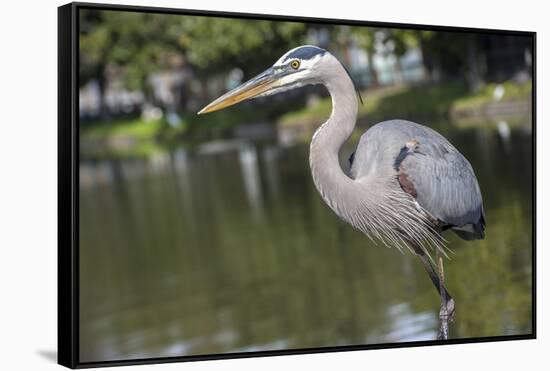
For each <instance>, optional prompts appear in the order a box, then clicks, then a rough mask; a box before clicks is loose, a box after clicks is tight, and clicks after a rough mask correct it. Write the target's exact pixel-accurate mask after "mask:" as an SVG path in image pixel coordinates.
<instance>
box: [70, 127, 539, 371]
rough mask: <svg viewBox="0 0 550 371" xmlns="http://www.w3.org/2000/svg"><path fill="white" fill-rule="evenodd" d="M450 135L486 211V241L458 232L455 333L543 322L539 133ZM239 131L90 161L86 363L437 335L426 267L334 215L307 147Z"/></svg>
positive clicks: (451, 268) (84, 256) (85, 228)
mask: <svg viewBox="0 0 550 371" xmlns="http://www.w3.org/2000/svg"><path fill="white" fill-rule="evenodd" d="M445 135H446V136H447V137H448V138H449V139H450V140H451V141H452V142H453V143H454V144H455V145H456V146H457V147H458V148H459V149H460V150H461V151H462V152H463V153H464V154H465V155H466V157H467V158H468V159H469V160H470V162H471V163H472V166H473V167H474V169H475V171H476V174H477V176H478V179H479V183H480V186H481V188H482V191H483V196H484V202H485V209H486V214H487V223H488V228H487V238H486V239H485V240H483V241H475V242H464V241H461V240H459V239H457V238H455V237H454V236H452V235H449V236H447V237H448V239H449V240H450V246H451V247H452V248H453V250H454V251H455V255H454V256H453V257H452V261H450V262H448V263H447V265H446V280H447V283H448V287H449V290H450V292H451V293H452V294H453V296H454V297H455V299H456V301H457V312H456V321H455V323H454V324H453V326H452V328H451V331H452V333H451V335H452V337H455V338H467V337H479V336H498V335H505V334H525V333H530V332H531V305H532V298H531V251H532V235H531V228H532V219H531V214H532V201H531V186H532V183H531V176H532V163H531V150H532V148H531V139H532V138H531V133H529V132H526V131H522V130H516V131H512V134H511V136H510V137H509V138H508V139H504V138H502V137H500V136H499V135H498V134H497V133H496V132H484V131H456V132H454V131H452V130H450V131H449V132H446V133H445ZM226 144H227V143H226ZM226 144H223V143H222V144H221V145H218V146H216V145H211V146H210V147H204V148H202V149H199V150H198V151H185V150H183V149H180V150H176V151H173V152H171V153H166V154H163V155H157V156H154V157H152V158H150V159H148V160H123V161H115V160H113V161H104V162H86V161H85V162H82V163H81V166H80V167H81V185H80V210H81V211H80V238H81V240H80V258H81V263H80V295H81V296H80V311H81V312H80V347H81V349H80V356H81V361H82V362H86V361H98V360H115V359H128V358H141V357H160V356H180V355H194V354H207V353H220V352H235V351H253V350H266V349H269V350H273V349H288V348H304V347H323V346H334V345H347V344H372V343H381V342H383V343H386V342H395V341H412V340H432V339H434V337H435V334H436V331H437V327H438V321H437V312H438V303H439V301H438V297H437V295H436V292H435V290H434V289H433V287H432V286H431V282H430V281H429V279H428V278H427V276H426V274H425V272H424V271H423V269H422V267H421V265H420V264H419V263H418V262H417V260H416V258H415V257H413V256H411V255H410V254H404V255H403V254H400V253H399V252H398V251H397V250H396V249H387V248H385V247H383V246H374V245H373V244H372V243H371V242H370V241H369V240H368V239H367V238H365V237H364V236H362V235H361V234H360V233H359V232H357V231H355V230H354V229H352V228H351V227H349V226H348V225H346V224H344V223H343V222H341V221H339V220H338V219H337V218H336V217H335V216H334V215H333V213H332V212H331V211H330V210H329V209H328V207H327V206H325V205H324V203H323V202H322V200H321V198H320V197H319V195H318V194H317V192H316V191H315V189H314V187H313V184H312V181H311V178H310V174H309V168H308V146H307V145H297V146H294V147H290V148H281V147H278V146H276V145H275V144H274V143H269V142H267V143H248V142H234V143H232V144H231V145H229V146H227V145H226ZM226 147H228V148H226ZM350 151H351V146H350V147H348V148H345V149H344V150H343V151H342V158H343V159H345V158H347V156H348V155H349V153H350Z"/></svg>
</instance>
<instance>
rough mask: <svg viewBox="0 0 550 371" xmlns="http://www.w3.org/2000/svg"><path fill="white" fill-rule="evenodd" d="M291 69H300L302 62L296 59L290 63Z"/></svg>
mask: <svg viewBox="0 0 550 371" xmlns="http://www.w3.org/2000/svg"><path fill="white" fill-rule="evenodd" d="M290 67H292V68H294V69H295V70H297V69H298V67H300V61H299V60H297V59H295V60H293V61H292V62H290Z"/></svg>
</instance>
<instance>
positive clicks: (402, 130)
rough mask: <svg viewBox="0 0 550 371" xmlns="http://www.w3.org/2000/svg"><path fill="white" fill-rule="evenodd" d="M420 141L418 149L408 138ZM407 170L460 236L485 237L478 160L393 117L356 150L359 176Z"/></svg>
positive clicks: (423, 200) (434, 212) (427, 203)
mask: <svg viewBox="0 0 550 371" xmlns="http://www.w3.org/2000/svg"><path fill="white" fill-rule="evenodd" d="M411 141H416V143H417V144H416V146H415V149H414V150H410V149H408V148H407V146H406V144H407V143H409V142H411ZM399 171H402V172H404V174H406V176H407V179H408V180H409V181H410V182H411V183H412V184H413V185H414V189H415V191H416V200H417V202H418V203H419V205H420V206H421V207H422V208H423V209H425V210H426V211H427V212H429V213H430V215H431V216H432V217H433V218H435V219H437V220H438V221H440V222H442V223H443V224H444V225H449V226H451V227H452V228H453V229H457V230H460V232H459V233H458V234H459V236H461V237H463V238H465V237H472V236H466V235H467V234H468V233H470V234H472V233H473V234H474V235H475V236H476V237H477V238H482V237H483V227H484V226H483V224H484V220H483V219H484V215H483V204H482V197H481V191H480V189H479V185H478V183H477V180H476V177H475V174H474V171H473V169H472V166H471V165H470V163H469V162H468V160H466V159H465V158H464V156H463V155H462V154H461V153H460V152H459V151H458V150H457V149H456V148H455V147H454V146H453V145H452V144H451V143H449V141H447V139H445V137H443V136H442V135H441V134H439V133H437V132H436V131H434V130H432V129H430V128H428V127H426V126H422V125H419V124H416V123H413V122H409V121H402V120H392V121H385V122H381V123H379V124H377V125H375V126H373V127H372V128H370V129H369V130H368V131H367V132H366V133H365V134H364V135H363V136H362V137H361V140H360V142H359V145H358V147H357V151H356V153H355V161H354V166H353V167H352V172H351V173H352V176H353V178H355V179H360V178H362V177H365V176H368V175H369V174H372V173H375V172H376V173H378V174H380V172H382V173H384V175H385V176H388V175H391V174H392V173H394V172H399Z"/></svg>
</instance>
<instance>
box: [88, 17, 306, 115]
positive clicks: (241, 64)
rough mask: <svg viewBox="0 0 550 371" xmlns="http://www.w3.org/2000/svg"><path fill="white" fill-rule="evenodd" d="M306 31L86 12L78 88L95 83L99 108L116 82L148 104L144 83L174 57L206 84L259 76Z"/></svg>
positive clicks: (286, 25)
mask: <svg viewBox="0 0 550 371" xmlns="http://www.w3.org/2000/svg"><path fill="white" fill-rule="evenodd" d="M306 31H307V25H306V24H304V23H299V22H271V21H255V20H241V19H227V18H214V17H197V16H193V17H188V16H179V15H168V14H153V13H138V12H122V11H92V10H84V11H82V12H81V19H80V84H81V85H84V84H86V83H87V82H88V81H90V79H96V80H97V82H98V84H99V87H100V94H101V96H102V98H101V102H102V103H103V101H104V99H103V95H104V92H105V89H106V83H107V80H112V78H113V77H117V78H118V79H117V81H121V82H122V84H123V86H124V87H125V88H127V89H131V90H141V91H143V92H144V93H145V96H146V99H147V100H151V96H150V86H149V84H148V81H147V78H148V76H149V75H150V74H151V73H152V72H155V71H160V70H163V69H166V68H167V67H169V61H170V57H171V56H173V55H174V54H179V55H185V57H186V59H187V61H188V62H189V63H190V64H191V65H192V66H193V67H194V71H195V74H196V75H197V77H199V78H200V79H201V80H202V81H203V83H206V80H207V79H209V78H210V77H212V76H215V75H216V74H219V73H224V72H228V71H229V70H231V69H233V68H241V69H242V70H243V71H246V72H245V73H253V72H257V71H259V69H261V68H264V67H265V66H267V65H268V64H271V63H272V62H273V56H274V55H279V54H282V53H284V52H285V51H286V50H287V49H289V48H291V47H295V46H296V45H299V44H300V43H302V42H303V41H304V40H305V36H306ZM251 66H253V67H252V68H251ZM255 66H258V67H257V68H254V67H255ZM107 75H109V76H107ZM112 75H114V76H112ZM103 107H104V105H103V104H102V113H104V112H105V110H104V108H103Z"/></svg>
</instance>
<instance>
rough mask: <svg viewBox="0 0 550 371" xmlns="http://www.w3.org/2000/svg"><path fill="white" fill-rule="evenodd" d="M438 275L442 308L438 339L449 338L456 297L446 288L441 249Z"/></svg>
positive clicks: (437, 253) (438, 259) (438, 254)
mask: <svg viewBox="0 0 550 371" xmlns="http://www.w3.org/2000/svg"><path fill="white" fill-rule="evenodd" d="M436 259H437V267H438V276H439V295H440V296H441V309H440V311H439V319H440V321H441V328H440V330H439V334H438V336H437V338H438V340H447V339H448V338H449V321H452V320H453V314H454V299H453V298H452V297H451V296H450V295H449V293H448V292H447V289H445V272H444V270H443V256H441V251H439V249H438V250H437V252H436Z"/></svg>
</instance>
